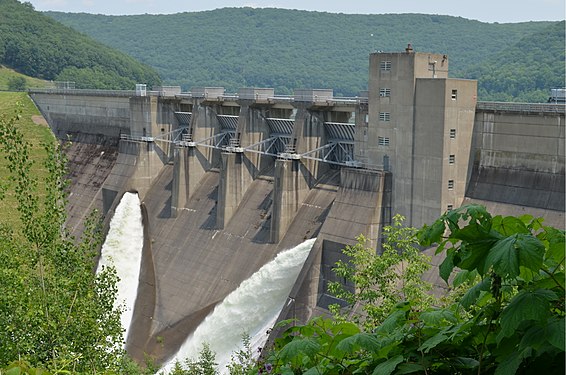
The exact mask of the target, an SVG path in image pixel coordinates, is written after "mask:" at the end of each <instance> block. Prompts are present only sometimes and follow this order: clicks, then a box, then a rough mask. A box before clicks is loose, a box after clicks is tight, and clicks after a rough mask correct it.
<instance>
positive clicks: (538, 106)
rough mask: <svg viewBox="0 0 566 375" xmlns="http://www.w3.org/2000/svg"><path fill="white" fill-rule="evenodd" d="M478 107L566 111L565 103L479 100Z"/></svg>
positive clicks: (553, 111)
mask: <svg viewBox="0 0 566 375" xmlns="http://www.w3.org/2000/svg"><path fill="white" fill-rule="evenodd" d="M476 109H479V110H483V111H502V112H531V113H532V112H535V113H541V112H542V113H566V105H565V104H555V103H506V102H478V103H477V105H476Z"/></svg>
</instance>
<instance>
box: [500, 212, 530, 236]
mask: <svg viewBox="0 0 566 375" xmlns="http://www.w3.org/2000/svg"><path fill="white" fill-rule="evenodd" d="M492 228H493V229H494V230H496V231H498V232H499V233H501V234H503V235H505V236H510V235H512V234H515V233H530V232H529V229H528V228H527V226H526V225H525V223H524V222H523V221H522V220H520V219H518V218H516V217H514V216H506V217H501V216H495V217H494V218H493V221H492Z"/></svg>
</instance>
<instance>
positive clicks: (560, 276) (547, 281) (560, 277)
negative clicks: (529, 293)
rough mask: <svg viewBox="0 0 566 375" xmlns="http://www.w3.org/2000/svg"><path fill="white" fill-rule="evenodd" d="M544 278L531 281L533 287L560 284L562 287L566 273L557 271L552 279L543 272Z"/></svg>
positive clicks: (547, 287) (539, 287) (549, 287)
mask: <svg viewBox="0 0 566 375" xmlns="http://www.w3.org/2000/svg"><path fill="white" fill-rule="evenodd" d="M543 275H544V278H543V279H540V280H537V281H536V282H535V283H533V288H536V289H552V288H556V287H557V286H560V287H561V288H562V289H564V287H565V280H564V279H565V278H566V274H564V272H557V273H555V274H554V279H552V278H550V277H549V276H548V275H547V274H544V273H543Z"/></svg>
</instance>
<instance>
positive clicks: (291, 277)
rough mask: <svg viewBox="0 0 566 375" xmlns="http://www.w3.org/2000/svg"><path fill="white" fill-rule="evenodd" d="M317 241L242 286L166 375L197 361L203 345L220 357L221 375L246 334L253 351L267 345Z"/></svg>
mask: <svg viewBox="0 0 566 375" xmlns="http://www.w3.org/2000/svg"><path fill="white" fill-rule="evenodd" d="M314 241H315V239H310V240H307V241H305V242H303V243H302V244H300V245H298V246H296V247H294V248H292V249H290V250H285V251H283V252H281V253H280V254H279V255H277V257H275V259H273V260H272V261H271V262H269V263H267V264H266V265H265V266H263V267H262V268H261V269H259V271H257V272H256V273H254V274H253V275H252V276H251V277H250V278H249V279H247V280H245V281H244V282H242V284H240V286H239V287H238V288H237V289H236V290H234V291H233V292H232V293H230V294H229V295H228V296H227V297H226V298H225V299H224V300H223V301H222V302H221V303H220V304H219V305H218V306H216V307H215V309H214V311H212V312H211V313H210V314H209V315H208V316H207V317H206V318H205V319H204V321H203V322H202V323H201V324H200V325H199V326H198V327H197V329H196V330H195V332H194V333H193V334H192V335H191V336H189V338H188V339H187V340H186V341H185V342H184V343H183V345H182V346H181V348H180V349H179V351H178V352H177V354H175V356H173V358H172V359H170V360H169V361H168V363H167V364H166V365H165V367H164V368H163V370H164V373H169V372H170V371H171V370H172V368H173V366H174V364H175V362H177V361H178V362H179V363H181V364H183V362H184V360H185V359H187V358H188V359H194V360H197V359H198V356H199V352H200V351H201V349H202V345H203V343H207V344H208V345H209V346H210V349H211V350H212V351H214V353H215V354H216V362H217V363H218V369H219V371H220V372H221V373H225V372H226V365H227V364H228V363H229V362H230V357H231V354H232V353H233V352H234V351H236V350H238V348H240V347H241V344H242V335H243V334H244V333H246V334H248V335H249V336H250V338H251V343H252V348H256V349H257V348H258V347H261V346H262V345H264V344H265V341H266V340H267V335H266V331H267V330H268V329H269V328H271V327H272V326H273V324H274V322H275V320H276V319H277V317H278V316H279V313H280V312H281V309H282V308H283V305H284V304H285V301H286V299H287V297H288V296H289V293H290V292H291V289H292V287H293V285H294V284H295V281H296V279H297V276H298V275H299V272H300V270H301V268H302V266H303V264H304V262H305V260H306V258H307V256H308V254H309V251H310V249H311V248H312V246H313V244H314ZM252 350H253V352H256V350H254V349H252Z"/></svg>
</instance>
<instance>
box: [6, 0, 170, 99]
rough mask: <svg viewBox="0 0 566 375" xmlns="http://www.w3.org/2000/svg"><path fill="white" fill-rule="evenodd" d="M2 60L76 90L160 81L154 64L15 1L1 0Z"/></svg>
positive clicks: (27, 73) (20, 70)
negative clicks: (98, 40) (73, 86)
mask: <svg viewBox="0 0 566 375" xmlns="http://www.w3.org/2000/svg"><path fill="white" fill-rule="evenodd" d="M0 64H3V65H6V66H8V67H10V68H12V69H14V70H16V71H18V72H20V73H22V74H25V75H28V76H31V77H36V78H41V79H44V80H59V81H62V80H65V81H74V82H75V83H76V87H77V88H106V89H133V88H134V87H135V84H136V83H146V84H148V85H149V86H150V87H151V86H153V85H157V84H159V83H160V79H159V77H158V75H157V73H156V72H155V71H154V70H153V69H152V68H150V67H148V66H145V65H143V64H141V63H139V62H137V61H136V60H134V59H133V58H132V57H130V56H127V55H126V54H124V53H122V52H118V51H116V50H113V49H111V48H109V47H107V46H104V45H103V44H101V43H99V42H95V41H94V40H92V39H91V38H89V37H87V36H86V35H83V34H80V33H78V32H76V31H75V30H73V29H71V28H69V27H66V26H63V25H61V24H60V23H58V22H56V21H54V20H53V19H52V18H50V17H47V16H45V15H43V14H41V13H39V12H36V11H35V10H34V9H33V6H32V5H31V4H30V3H23V4H22V3H20V2H19V1H17V0H0ZM101 77H103V78H101Z"/></svg>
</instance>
